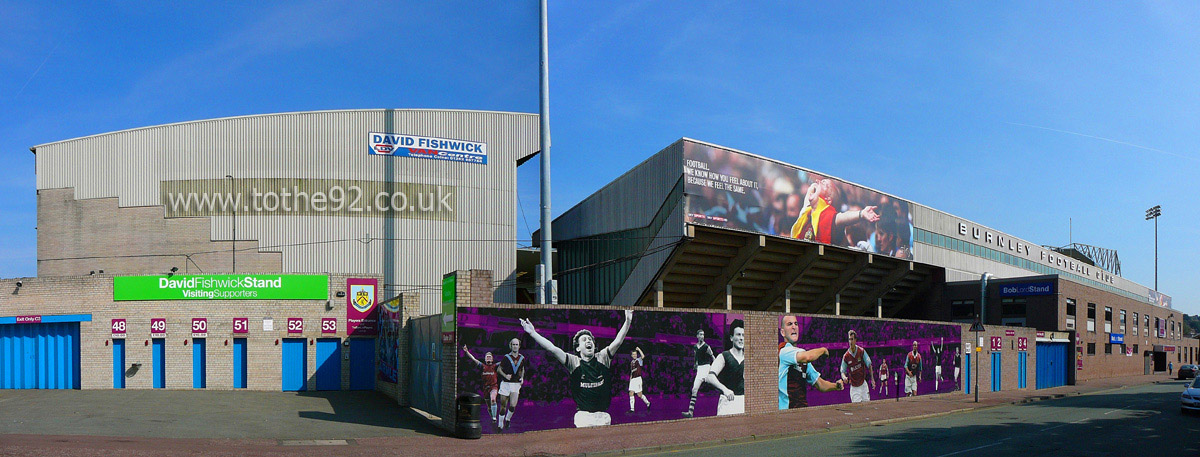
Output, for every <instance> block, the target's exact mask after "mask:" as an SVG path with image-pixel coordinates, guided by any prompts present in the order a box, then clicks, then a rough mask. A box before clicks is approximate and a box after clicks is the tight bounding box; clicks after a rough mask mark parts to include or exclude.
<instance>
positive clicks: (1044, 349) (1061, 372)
mask: <svg viewBox="0 0 1200 457" xmlns="http://www.w3.org/2000/svg"><path fill="white" fill-rule="evenodd" d="M1067 346H1068V344H1067V343H1049V342H1045V343H1044V342H1040V341H1039V342H1038V344H1037V370H1036V371H1035V372H1034V376H1036V377H1037V388H1039V389H1049V388H1051V387H1058V386H1065V385H1067V369H1068V368H1070V366H1071V364H1070V363H1069V362H1068V361H1067V354H1069V351H1068V348H1067Z"/></svg>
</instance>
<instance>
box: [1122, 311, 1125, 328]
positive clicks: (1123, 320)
mask: <svg viewBox="0 0 1200 457" xmlns="http://www.w3.org/2000/svg"><path fill="white" fill-rule="evenodd" d="M1121 333H1125V310H1121Z"/></svg>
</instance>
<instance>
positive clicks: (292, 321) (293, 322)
mask: <svg viewBox="0 0 1200 457" xmlns="http://www.w3.org/2000/svg"><path fill="white" fill-rule="evenodd" d="M287 332H288V333H304V319H303V318H300V317H289V318H288V319H287Z"/></svg>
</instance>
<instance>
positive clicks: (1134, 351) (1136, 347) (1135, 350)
mask: <svg viewBox="0 0 1200 457" xmlns="http://www.w3.org/2000/svg"><path fill="white" fill-rule="evenodd" d="M1133 355H1139V354H1138V345H1136V344H1135V345H1133Z"/></svg>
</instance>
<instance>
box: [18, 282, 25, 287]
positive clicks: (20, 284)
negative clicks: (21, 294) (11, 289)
mask: <svg viewBox="0 0 1200 457" xmlns="http://www.w3.org/2000/svg"><path fill="white" fill-rule="evenodd" d="M23 285H25V283H22V282H21V281H17V287H21V286H23Z"/></svg>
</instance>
